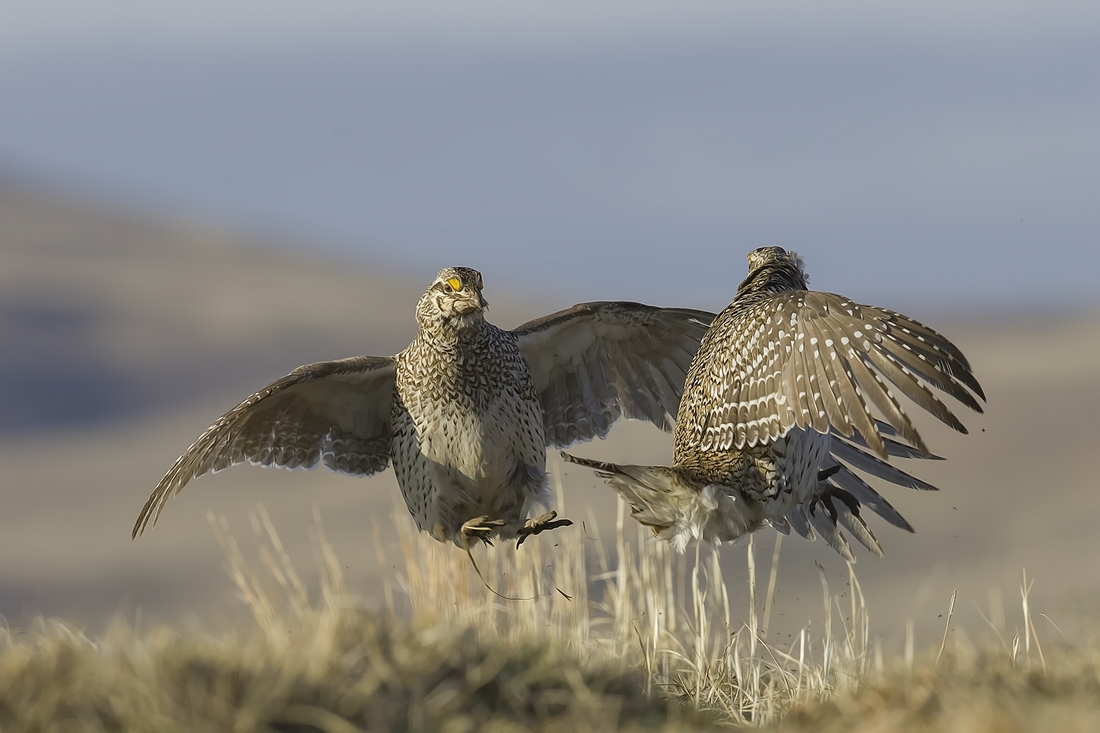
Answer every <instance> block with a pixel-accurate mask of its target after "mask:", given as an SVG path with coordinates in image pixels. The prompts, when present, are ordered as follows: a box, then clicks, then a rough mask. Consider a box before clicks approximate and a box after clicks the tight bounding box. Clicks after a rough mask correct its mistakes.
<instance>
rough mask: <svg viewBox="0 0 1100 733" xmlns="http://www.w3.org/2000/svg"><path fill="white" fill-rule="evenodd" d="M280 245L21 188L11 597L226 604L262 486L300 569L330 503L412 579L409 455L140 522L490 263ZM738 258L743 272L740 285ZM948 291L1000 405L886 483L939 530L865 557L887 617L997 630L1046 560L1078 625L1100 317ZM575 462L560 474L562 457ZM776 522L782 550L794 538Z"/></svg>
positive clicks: (241, 487)
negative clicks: (387, 265) (233, 548)
mask: <svg viewBox="0 0 1100 733" xmlns="http://www.w3.org/2000/svg"><path fill="white" fill-rule="evenodd" d="M259 245H260V243H259V242H255V241H250V240H249V239H247V238H245V237H240V236H237V235H235V234H233V233H229V232H224V231H219V230H217V229H214V228H210V227H201V226H193V225H189V224H185V223H172V222H161V221H154V220H151V219H143V218H140V217H132V216H126V215H121V214H117V213H108V212H104V211H101V210H98V209H97V208H96V207H94V206H92V205H90V204H73V203H69V202H60V201H56V200H47V199H44V198H40V197H37V196H34V195H30V194H27V193H24V192H21V191H18V190H15V189H12V188H10V187H9V188H0V338H2V339H3V341H2V343H3V345H4V346H3V349H2V351H0V375H2V377H3V379H2V380H0V465H2V466H3V467H4V470H3V473H2V478H0V614H3V615H4V616H5V617H6V618H7V619H8V620H9V622H10V623H14V624H18V623H21V622H22V621H24V620H26V619H27V618H30V617H33V616H35V615H38V614H47V615H63V616H65V617H66V618H69V619H70V620H72V621H74V622H76V623H84V624H88V625H89V626H92V627H99V626H101V625H102V623H103V621H104V619H105V618H106V617H107V616H109V615H110V614H111V613H113V612H115V611H119V610H121V611H123V612H125V613H128V614H133V613H134V612H135V611H136V610H137V609H139V608H140V609H142V610H143V612H145V613H151V614H154V615H157V616H160V617H162V618H165V619H166V620H178V619H182V618H188V617H197V618H200V619H202V620H204V621H205V622H207V623H211V624H215V625H217V624H223V623H228V622H230V621H231V620H232V618H231V617H232V613H233V612H232V611H228V610H227V604H226V599H227V598H228V597H229V595H230V594H231V593H232V590H231V584H230V582H229V580H228V578H227V577H226V576H225V573H224V572H223V570H222V564H223V558H222V554H221V550H220V549H219V547H218V545H217V542H216V541H215V539H214V537H213V535H212V533H211V531H210V529H209V526H208V524H207V518H206V515H207V512H208V511H214V512H216V513H218V514H224V515H225V516H226V517H227V519H228V520H229V522H230V525H231V527H232V528H233V531H234V532H235V533H236V534H237V535H238V536H239V538H240V539H241V541H242V543H243V544H245V545H247V542H246V538H247V536H248V535H249V534H250V533H251V530H250V528H249V522H248V516H247V515H248V511H249V509H251V508H252V507H254V506H255V504H256V502H258V501H262V502H263V503H264V505H265V506H266V508H267V510H268V512H269V513H270V515H271V517H272V521H273V522H274V524H275V525H276V527H277V528H278V530H279V532H280V534H281V535H282V537H283V540H284V542H285V543H286V547H287V550H288V552H289V553H290V554H291V555H292V556H294V557H296V558H298V559H299V560H300V562H298V564H299V566H303V565H305V566H308V565H310V562H311V561H310V558H311V557H312V553H313V549H312V548H313V547H314V541H313V539H312V538H311V532H312V531H313V526H314V519H313V516H314V515H313V511H314V507H315V506H316V507H317V508H318V512H319V515H320V517H321V520H322V522H323V525H324V529H325V532H326V533H327V535H328V537H329V539H330V541H331V542H332V544H333V546H334V548H335V551H336V555H337V557H338V558H339V559H340V560H341V561H342V562H343V564H344V565H345V573H346V575H347V577H348V582H349V586H350V587H351V590H352V591H353V592H355V593H358V594H360V595H363V596H365V597H367V598H369V599H374V600H378V601H380V588H381V587H382V583H381V581H383V580H393V577H392V572H391V567H390V564H388V563H387V564H385V565H383V564H381V563H380V562H379V560H378V558H377V548H378V547H381V548H383V550H385V551H386V552H387V556H388V557H391V558H392V557H395V556H396V550H395V547H396V542H397V539H396V533H395V531H394V528H393V526H392V525H393V523H392V521H391V519H390V517H391V512H392V509H393V507H394V506H395V505H396V504H397V503H398V502H399V499H398V492H397V488H396V483H395V481H394V479H393V475H392V472H386V473H385V474H383V475H381V476H377V477H373V478H371V479H366V480H355V479H350V478H347V477H343V476H336V475H332V474H326V473H322V472H311V473H301V472H294V473H291V472H285V471H263V470H260V469H254V468H250V467H240V468H235V469H233V470H230V471H227V472H224V473H221V474H218V475H217V476H212V477H205V478H203V479H200V480H198V481H196V482H194V483H193V484H191V485H190V486H188V488H187V490H186V491H185V492H184V493H183V494H182V495H181V496H180V497H178V498H176V499H174V500H172V502H171V503H170V504H169V506H168V508H167V511H166V512H165V514H164V517H163V519H162V521H161V523H160V524H159V525H158V526H157V527H155V528H153V529H152V530H151V531H150V532H148V533H147V534H146V535H145V536H144V537H142V538H140V539H139V540H138V541H136V542H132V541H131V540H130V537H129V534H130V527H131V526H132V523H133V520H134V518H135V516H136V514H137V511H138V509H140V507H141V505H142V503H143V502H144V500H145V498H146V497H147V496H148V493H149V491H151V490H152V488H153V486H154V485H155V484H156V483H157V481H158V479H159V478H160V476H161V475H162V474H163V472H164V471H165V470H166V469H167V468H168V467H169V466H170V465H171V463H172V461H173V460H174V459H175V458H176V456H178V455H179V453H180V452H181V451H183V450H184V449H185V448H186V447H187V445H188V444H189V443H190V442H191V441H192V440H193V439H194V438H195V436H197V435H198V433H199V432H200V431H201V430H202V429H204V428H205V427H206V426H207V425H209V424H210V423H211V422H212V421H213V420H214V419H215V418H216V417H217V416H218V415H220V414H221V413H222V412H224V411H225V410H226V409H228V408H229V407H231V406H232V405H234V404H236V402H237V401H239V400H240V399H241V398H243V397H244V396H246V395H247V394H249V393H250V392H252V391H254V390H255V389H257V388H258V387H260V386H262V385H263V384H265V383H267V382H268V381H270V380H272V379H274V378H276V377H278V376H281V375H282V374H285V373H286V372H287V371H289V370H290V369H292V368H294V367H295V366H297V365H299V364H302V363H306V362H309V361H316V360H319V359H328V358H338V357H342V356H348V355H351V354H357V353H364V354H388V353H393V352H395V351H396V350H398V349H400V348H401V347H403V346H404V345H405V344H406V343H407V341H408V339H409V338H410V337H411V335H412V334H413V330H414V320H413V315H412V312H413V306H414V303H415V301H416V299H417V297H418V296H419V294H420V292H421V291H422V289H423V288H424V287H425V285H426V284H427V282H428V281H429V280H430V278H431V277H432V276H433V275H434V274H435V272H436V271H437V270H438V269H439V268H440V267H443V266H446V265H451V264H468V265H472V266H475V267H478V266H479V263H477V262H465V263H455V262H426V263H424V266H423V273H422V277H421V279H420V280H419V281H415V282H410V281H404V280H402V279H395V278H393V277H391V276H390V275H389V273H387V272H373V271H370V270H369V269H364V270H353V269H351V268H348V267H346V266H342V265H341V264H340V263H338V262H335V261H325V260H324V259H322V258H305V257H302V256H294V255H290V254H286V253H282V252H279V251H277V250H275V249H273V248H270V247H262V248H261V247H260V246H259ZM737 262H738V263H740V256H738V258H737ZM738 267H740V265H738ZM808 267H809V268H810V271H811V273H812V272H813V267H814V262H813V261H810V262H808ZM741 275H742V273H741V271H740V270H738V271H737V272H736V273H731V277H730V280H731V282H736V281H737V280H739V279H740V277H741ZM814 282H815V285H816V286H817V287H821V288H823V289H830V286H829V284H828V283H827V282H823V279H822V278H817V279H815V281H814ZM486 285H487V297H488V298H489V300H490V302H491V304H492V310H491V311H490V318H491V319H492V320H493V321H494V322H496V323H498V324H500V325H502V326H512V325H515V324H518V323H520V322H522V321H524V320H526V319H528V318H532V317H535V316H537V315H540V314H542V313H546V312H549V311H550V310H554V309H557V308H562V307H566V306H568V305H570V304H571V303H569V302H558V301H557V300H556V299H555V298H554V293H553V292H551V290H550V288H549V287H547V289H546V290H545V291H544V292H540V293H539V297H538V300H537V301H532V300H531V296H530V295H526V294H525V295H524V296H523V298H522V299H521V298H520V297H519V296H518V295H517V294H516V293H517V291H516V290H511V289H509V288H508V287H507V285H506V284H505V283H494V282H492V281H489V282H487V283H486ZM621 285H622V284H621V283H620V284H619V285H617V286H616V287H621ZM846 294H847V295H850V296H851V297H853V298H855V299H857V300H860V299H861V294H860V293H858V292H848V293H846ZM730 295H731V296H732V289H731V292H730ZM637 297H638V299H643V300H644V299H645V298H644V293H639V294H638V296H637ZM880 304H881V305H886V306H889V305H891V304H890V303H880ZM679 305H689V306H694V307H701V308H708V309H711V310H717V309H720V308H721V307H723V306H724V305H725V303H724V302H691V303H682V304H679ZM937 312H938V311H936V309H935V305H934V304H930V305H929V310H928V311H927V313H922V312H920V311H918V310H912V309H909V314H910V315H913V316H914V317H917V318H922V317H927V318H928V319H929V320H930V321H931V325H933V326H934V327H936V328H937V329H938V330H940V331H942V332H944V333H946V334H948V335H949V336H950V337H951V338H952V339H953V340H955V341H956V343H958V344H959V345H960V347H961V348H962V349H963V350H964V352H965V353H966V354H967V355H968V356H969V357H970V359H971V361H972V363H973V364H974V366H975V371H976V373H977V375H978V377H979V379H980V380H981V381H982V383H983V386H984V387H985V388H986V392H987V394H988V396H989V408H988V414H987V415H986V416H984V417H977V416H971V415H966V416H963V419H964V422H965V423H966V424H967V425H968V427H970V428H971V435H969V436H958V435H955V434H952V433H950V432H949V431H947V430H941V429H939V428H937V427H935V426H928V427H927V434H926V437H927V438H928V442H929V444H930V445H931V447H932V448H933V450H935V451H936V452H938V453H940V454H941V455H943V456H945V457H946V458H947V459H948V460H947V461H946V462H943V463H938V464H929V465H919V466H917V467H915V468H914V471H915V472H916V473H918V474H919V475H920V476H921V477H922V478H925V479H927V480H929V481H931V482H932V483H935V484H937V485H938V486H940V487H941V488H942V489H943V490H942V491H941V492H939V493H937V494H919V493H917V492H909V491H905V490H902V489H887V490H886V491H885V492H884V493H885V494H886V495H887V497H888V498H889V500H890V501H891V502H892V503H893V504H894V505H895V506H896V507H897V508H898V509H899V510H900V511H902V513H903V514H905V515H906V517H907V518H908V519H909V520H910V521H911V523H912V524H913V525H914V527H916V530H917V533H916V534H915V535H907V534H905V533H902V532H899V531H897V530H895V529H893V528H890V527H888V526H886V525H885V524H884V523H881V522H878V523H874V524H873V527H874V529H875V530H876V532H877V533H878V536H879V539H880V540H881V541H882V544H883V546H884V547H885V549H886V553H887V554H886V557H885V558H884V559H877V558H874V557H873V556H870V555H868V554H866V553H864V554H862V555H861V556H860V562H859V564H858V566H857V570H858V573H859V578H860V581H861V583H862V585H863V589H864V592H865V593H866V595H867V596H868V606H869V607H870V609H871V611H872V619H873V621H874V623H875V625H876V628H875V631H877V632H880V633H882V634H884V635H886V637H887V638H888V639H892V640H894V641H896V640H897V639H898V638H899V635H900V634H902V633H903V631H904V623H905V620H906V619H913V620H914V621H915V624H916V627H917V630H918V633H921V634H925V635H930V634H938V633H941V632H942V623H943V620H942V619H940V618H938V617H939V615H940V614H943V613H945V612H946V607H947V602H948V597H949V596H950V593H951V591H952V589H955V588H958V589H960V597H959V601H958V603H957V605H956V617H957V619H958V621H957V623H959V624H965V625H967V626H968V627H971V628H975V629H977V628H980V627H981V624H982V622H981V619H980V617H979V616H977V613H976V611H975V606H979V607H981V608H982V609H983V612H984V613H987V614H988V611H987V610H986V609H987V608H988V592H989V590H990V589H991V588H992V589H999V590H1000V591H1001V592H1003V594H1004V597H1005V600H1004V603H1005V604H1006V605H1007V604H1012V603H1015V602H1016V601H1014V600H1013V599H1014V597H1015V595H1016V593H1017V589H1018V586H1019V579H1020V572H1021V569H1023V568H1026V569H1027V571H1028V577H1029V578H1034V579H1035V580H1036V584H1035V588H1034V590H1033V592H1032V596H1031V601H1032V603H1033V604H1034V607H1035V608H1036V609H1038V610H1039V611H1042V612H1046V613H1048V614H1049V615H1051V616H1052V617H1053V618H1055V620H1057V621H1059V623H1063V622H1065V621H1066V619H1069V618H1074V619H1081V618H1087V617H1089V616H1090V615H1091V616H1093V617H1095V616H1097V615H1100V614H1098V613H1097V610H1096V609H1098V608H1100V568H1098V567H1097V566H1096V564H1095V563H1092V562H1090V559H1091V558H1092V557H1094V556H1095V555H1096V553H1097V550H1098V547H1097V543H1098V542H1100V539H1098V537H1097V535H1096V533H1095V530H1094V528H1095V527H1096V526H1097V524H1098V523H1100V491H1097V488H1098V487H1097V481H1096V479H1095V470H1094V469H1093V467H1092V465H1091V451H1092V450H1093V449H1094V446H1095V444H1096V439H1097V428H1096V422H1095V419H1094V416H1095V414H1096V413H1097V411H1098V410H1100V389H1098V388H1097V387H1096V384H1097V377H1098V376H1100V317H1097V316H1096V315H1095V314H1093V315H1090V316H1088V317H1085V316H1082V317H1079V318H1073V319H1070V318H1064V319H1061V320H1052V319H1050V318H1048V317H1044V316H1042V315H1036V316H1035V317H1033V318H1030V319H1029V318H1022V319H1017V320H1013V321H1011V322H1006V321H1000V322H995V323H993V322H983V321H980V320H976V319H975V318H973V317H970V316H968V315H967V314H963V313H960V314H957V320H956V321H955V322H951V321H947V322H945V321H944V320H943V316H942V315H939V316H936V315H934V314H935V313H937ZM929 314H932V315H929ZM933 318H935V320H932V319H933ZM921 424H922V426H927V425H928V423H927V421H925V422H923V423H921ZM922 429H923V428H922ZM577 453H579V454H581V455H589V456H600V457H603V458H606V459H609V460H619V461H626V462H653V461H667V460H669V458H670V456H671V440H670V439H669V438H668V437H666V436H664V435H662V434H661V433H659V432H658V431H656V430H655V429H652V428H650V427H648V426H644V425H622V426H619V427H618V428H616V430H615V431H613V433H612V436H611V438H610V439H609V440H608V441H606V442H604V443H594V444H589V445H586V446H581V447H579V448H578V449H577ZM552 464H553V466H554V470H557V465H558V461H557V459H556V457H555V458H554V459H553V461H552ZM564 485H565V496H566V505H567V510H568V512H567V513H568V514H569V516H571V517H572V518H573V519H575V520H578V524H577V526H576V527H574V528H571V529H569V530H565V531H573V532H578V533H580V532H588V533H589V536H594V532H593V530H592V528H591V525H589V524H588V518H589V516H590V514H589V513H590V512H591V516H594V517H595V518H596V520H597V521H598V524H599V526H600V536H601V537H602V538H603V539H604V540H605V541H606V540H607V539H609V538H610V537H611V536H612V535H613V533H614V527H615V519H614V510H615V502H614V500H613V497H612V495H611V492H610V490H605V489H604V487H603V485H602V483H601V482H599V481H598V480H597V479H596V478H595V477H594V476H593V475H592V474H591V473H589V472H586V471H582V470H579V469H577V468H576V467H571V468H570V469H568V470H567V471H566V472H565V473H564ZM581 520H585V522H586V526H583V527H582V526H581ZM627 528H628V529H629V530H631V531H633V527H632V525H631V523H629V522H628V524H627ZM543 541H547V540H543ZM551 541H552V540H551ZM592 542H593V543H594V542H596V540H592ZM756 542H757V543H758V544H759V546H760V547H761V548H762V551H761V552H759V553H758V564H759V565H761V566H764V567H765V568H766V566H767V559H768V557H769V556H770V553H771V548H772V546H773V542H774V535H773V534H772V533H770V532H766V533H762V534H761V535H760V536H759V537H757V538H756ZM720 552H721V553H722V557H723V560H724V564H725V566H726V567H727V570H726V577H727V578H729V579H732V580H731V581H730V582H731V585H730V593H731V595H737V594H740V593H742V592H743V585H741V584H742V582H743V579H744V577H745V570H744V550H743V549H742V548H723V549H722V550H721V551H720ZM818 564H820V565H821V566H822V567H824V569H825V572H826V575H827V577H828V579H829V582H830V584H831V585H832V586H833V589H834V591H835V590H838V589H842V588H843V585H844V582H845V580H846V578H847V570H846V568H845V567H844V564H843V562H842V561H841V560H840V558H839V557H837V556H836V555H835V554H834V553H833V552H832V551H831V550H830V549H829V548H828V547H827V546H825V545H824V544H822V543H820V542H819V543H813V544H810V543H806V542H804V541H802V540H800V539H797V538H792V539H789V540H787V541H786V542H785V544H784V545H783V556H782V561H781V566H780V572H779V584H778V594H777V598H778V605H777V614H778V617H779V618H778V627H779V628H780V630H784V629H790V630H794V629H797V628H799V627H801V626H802V625H803V624H805V623H806V620H807V619H808V618H809V617H811V616H812V615H813V614H814V613H817V612H818V609H819V608H820V605H821V601H820V598H821V589H820V585H819V583H818V569H817V565H818ZM734 605H735V607H738V608H739V607H741V605H742V604H741V603H740V602H735V603H734Z"/></svg>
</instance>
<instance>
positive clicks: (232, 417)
mask: <svg viewBox="0 0 1100 733" xmlns="http://www.w3.org/2000/svg"><path fill="white" fill-rule="evenodd" d="M394 375H395V364H394V361H393V359H390V358H385V357H373V356H358V357H353V358H350V359H341V360H339V361H323V362H317V363H316V364H307V365H305V366H302V367H298V368H297V369H295V370H294V371H293V372H291V373H290V374H288V375H286V376H285V377H283V378H282V379H278V380H276V381H274V382H272V383H271V384H269V385H267V386H266V387H264V388H263V389H261V390H260V391H259V392H257V393H256V394H254V395H252V396H251V397H249V398H248V399H246V400H245V401H244V402H242V403H241V404H239V405H237V406H236V407H234V408H233V409H232V410H230V411H229V412H227V413H225V414H224V415H222V416H221V417H220V418H218V420H217V422H215V423H214V424H213V425H211V426H210V427H209V428H207V429H206V432H204V433H203V434H202V435H200V436H199V438H198V440H196V441H195V442H194V443H193V444H192V445H191V447H190V448H188V449H187V451H186V452H185V453H184V454H183V455H182V456H180V457H179V459H178V460H177V461H176V463H175V465H174V466H172V468H171V469H170V470H169V471H168V473H167V474H165V476H164V478H163V479H161V482H160V484H158V485H157V488H156V489H154V490H153V493H152V494H151V495H150V496H149V501H147V502H145V507H144V508H142V510H141V514H140V515H138V519H137V523H136V524H135V525H134V531H133V535H132V536H133V537H137V536H138V535H139V534H141V533H142V532H144V531H145V527H146V526H147V525H148V524H149V522H150V520H151V521H152V522H153V524H156V522H157V520H158V519H159V518H160V513H161V511H163V510H164V505H165V503H167V501H168V499H169V497H171V496H172V495H174V494H177V493H179V492H180V490H181V489H182V488H183V487H184V485H186V484H187V482H188V481H190V480H191V479H193V478H196V477H198V476H202V475H203V474H206V473H212V472H217V471H221V470H222V469H225V468H229V467H230V466H234V465H236V464H238V463H244V462H245V461H248V462H249V463H252V464H254V465H259V466H280V467H283V468H314V467H315V466H317V464H318V463H323V464H324V466H325V467H326V468H328V469H329V470H331V471H338V472H340V473H346V474H350V475H353V476H369V475H370V474H372V473H377V472H378V471H382V470H384V469H385V468H386V466H387V465H389V461H390V436H391V428H390V405H391V403H392V402H393V394H394V379H395V377H394Z"/></svg>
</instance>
